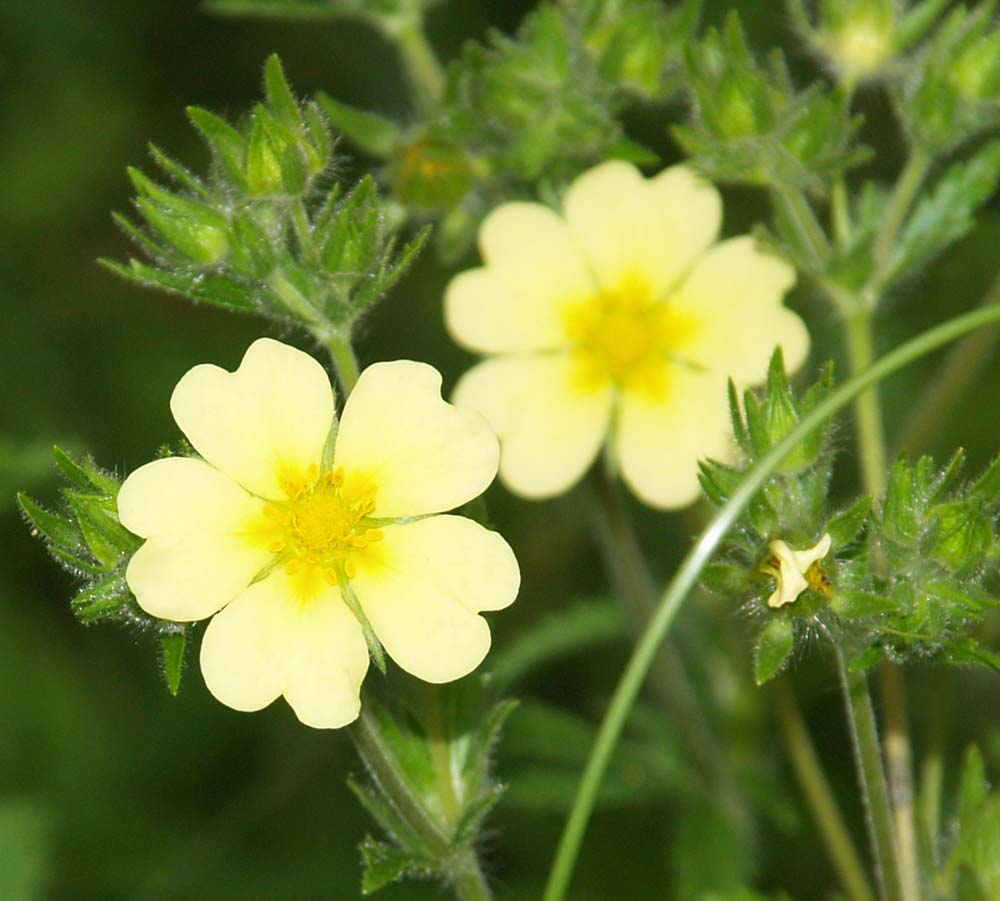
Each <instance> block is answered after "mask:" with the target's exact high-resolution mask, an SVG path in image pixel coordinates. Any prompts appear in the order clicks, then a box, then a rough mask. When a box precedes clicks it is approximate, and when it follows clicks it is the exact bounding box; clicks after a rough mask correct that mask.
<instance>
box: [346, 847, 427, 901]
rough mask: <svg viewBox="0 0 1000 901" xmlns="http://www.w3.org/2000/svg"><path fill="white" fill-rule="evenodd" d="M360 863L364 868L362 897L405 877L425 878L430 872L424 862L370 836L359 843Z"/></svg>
mask: <svg viewBox="0 0 1000 901" xmlns="http://www.w3.org/2000/svg"><path fill="white" fill-rule="evenodd" d="M361 861H362V865H363V866H364V875H363V876H362V877H361V892H362V894H364V895H370V894H372V892H377V891H378V890H379V889H380V888H383V887H385V886H387V885H389V884H391V883H393V882H398V881H399V880H400V879H403V878H405V877H407V876H410V877H420V878H426V877H428V876H430V875H431V872H432V871H431V869H430V868H429V867H428V865H427V862H426V861H424V860H421V859H420V858H419V857H415V856H414V855H412V854H410V853H408V852H406V851H404V850H402V849H401V848H396V847H393V846H392V845H387V844H385V842H379V841H376V840H375V839H373V838H372V837H371V836H366V837H365V839H364V841H362V843H361Z"/></svg>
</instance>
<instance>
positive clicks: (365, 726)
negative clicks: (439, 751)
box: [350, 706, 492, 901]
mask: <svg viewBox="0 0 1000 901" xmlns="http://www.w3.org/2000/svg"><path fill="white" fill-rule="evenodd" d="M350 731H351V737H352V738H353V739H354V743H355V746H356V747H357V749H358V753H359V754H360V755H361V759H362V760H363V761H364V764H365V766H366V767H367V769H368V772H369V773H370V774H371V777H372V779H374V780H375V782H376V783H377V784H378V786H379V788H380V789H381V790H382V792H383V793H384V794H385V795H386V796H387V797H389V798H390V799H391V801H392V804H393V806H394V807H395V808H396V810H397V811H398V812H399V814H400V816H402V817H403V819H404V820H406V822H407V823H408V824H409V825H410V827H411V828H412V829H413V831H414V833H415V834H416V835H417V836H418V837H419V839H420V841H421V843H422V844H423V845H424V847H425V848H426V849H427V850H428V852H429V853H430V854H432V855H434V856H435V857H437V858H438V859H439V860H441V861H446V869H447V872H448V874H449V880H450V882H451V886H452V888H453V889H454V891H455V895H456V897H457V898H458V899H459V901H490V899H491V897H492V895H491V894H490V890H489V886H488V885H487V884H486V879H485V877H484V876H483V873H482V870H481V869H480V867H479V860H478V858H477V857H476V853H475V851H473V849H471V848H463V849H461V850H459V851H457V852H456V851H455V850H454V849H453V848H452V846H451V841H450V837H449V835H448V832H447V831H446V829H445V828H443V825H442V823H441V822H440V821H439V820H438V819H437V818H436V817H435V816H434V815H433V814H432V813H431V812H430V811H429V810H428V809H427V808H426V806H425V805H424V803H423V801H422V800H421V799H420V797H419V796H418V795H417V794H416V792H414V790H413V789H412V787H411V786H410V784H409V782H408V781H407V780H406V779H405V778H404V777H403V776H402V775H401V774H400V772H399V770H398V769H397V768H396V762H395V759H394V756H393V754H392V751H391V749H389V748H387V747H386V746H385V745H384V743H383V741H382V736H381V735H380V734H379V730H378V727H377V726H376V725H375V724H374V722H373V721H372V718H371V714H370V713H367V712H366V710H365V708H364V706H362V708H361V715H360V716H359V717H358V719H357V720H355V722H354V723H353V724H352V725H351V727H350ZM451 825H453V824H449V826H451Z"/></svg>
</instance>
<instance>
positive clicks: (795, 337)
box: [667, 236, 809, 384]
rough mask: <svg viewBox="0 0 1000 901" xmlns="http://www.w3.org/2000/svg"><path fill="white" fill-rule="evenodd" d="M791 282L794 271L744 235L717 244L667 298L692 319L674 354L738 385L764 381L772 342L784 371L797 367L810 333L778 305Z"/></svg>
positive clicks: (803, 357)
mask: <svg viewBox="0 0 1000 901" xmlns="http://www.w3.org/2000/svg"><path fill="white" fill-rule="evenodd" d="M794 283H795V270H794V269H793V268H792V267H791V266H789V265H788V264H787V263H785V262H784V261H782V260H780V259H778V258H777V257H776V256H774V255H773V254H766V253H763V252H762V251H761V250H759V249H758V248H757V246H756V245H755V243H754V241H753V239H752V238H750V237H749V236H747V237H741V238H733V239H732V240H729V241H723V242H721V243H720V244H717V245H716V246H715V247H713V248H712V249H711V250H710V251H708V253H706V254H705V255H704V256H703V257H702V258H701V259H700V260H699V261H698V263H697V265H696V266H695V267H694V269H693V270H692V271H691V273H690V274H689V275H688V277H687V278H686V279H685V280H684V282H683V284H682V285H681V286H680V287H679V288H678V290H677V291H676V292H675V294H674V295H672V296H671V297H670V298H669V299H668V301H667V302H668V303H669V304H670V305H671V306H674V307H675V308H676V309H677V311H678V312H679V313H680V314H681V315H682V316H685V317H686V318H689V319H690V321H691V322H692V323H693V328H692V329H691V330H690V337H689V338H688V339H687V340H686V341H685V343H684V345H683V346H682V347H680V348H678V354H679V355H681V356H683V357H685V358H688V359H690V360H691V361H692V362H693V363H695V364H696V365H699V366H703V367H706V368H708V369H712V370H714V371H716V372H719V373H721V374H723V375H725V376H729V377H731V378H732V379H733V380H734V381H736V382H737V383H738V384H753V383H756V382H760V381H763V380H764V377H765V376H766V375H767V366H768V362H769V360H770V358H771V353H772V352H773V350H774V348H775V346H776V345H781V348H782V350H783V351H784V356H785V367H786V368H787V369H788V371H789V372H791V371H793V370H795V369H798V367H799V366H801V365H802V363H803V362H804V361H805V358H806V356H807V355H808V353H809V332H808V331H806V327H805V323H803V321H802V320H801V319H800V318H799V317H798V316H797V315H796V314H795V313H793V312H792V311H791V310H788V309H786V308H785V307H784V306H782V303H781V300H782V297H783V296H784V295H785V293H786V292H787V291H788V290H789V289H790V288H791V287H792V285H793V284H794Z"/></svg>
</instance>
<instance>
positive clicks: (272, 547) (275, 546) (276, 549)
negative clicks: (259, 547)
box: [267, 538, 286, 554]
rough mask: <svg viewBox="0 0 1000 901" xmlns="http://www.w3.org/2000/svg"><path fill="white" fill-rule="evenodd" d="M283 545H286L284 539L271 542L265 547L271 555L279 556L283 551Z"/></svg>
mask: <svg viewBox="0 0 1000 901" xmlns="http://www.w3.org/2000/svg"><path fill="white" fill-rule="evenodd" d="M285 545H286V542H285V539H284V538H278V539H277V540H275V541H272V542H271V543H270V544H269V545H268V546H267V549H268V550H269V551H270V552H271V553H272V554H280V553H281V552H282V551H283V550H284V549H285Z"/></svg>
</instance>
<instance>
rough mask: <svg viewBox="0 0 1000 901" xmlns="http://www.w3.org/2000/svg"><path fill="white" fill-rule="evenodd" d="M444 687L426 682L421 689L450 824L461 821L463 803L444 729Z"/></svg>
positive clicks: (444, 809) (441, 791)
mask: <svg viewBox="0 0 1000 901" xmlns="http://www.w3.org/2000/svg"><path fill="white" fill-rule="evenodd" d="M439 691H440V689H439V688H438V687H437V686H436V685H431V684H430V683H428V682H422V683H421V685H420V693H421V695H422V697H423V702H424V724H425V725H426V727H427V742H428V744H429V745H430V749H431V759H432V760H433V762H434V776H435V778H436V780H437V788H438V792H437V793H438V797H439V798H440V799H441V810H442V812H443V813H444V818H445V820H446V821H447V823H448V824H449V825H450V826H454V825H455V823H456V822H458V818H459V816H460V815H461V813H462V807H461V804H460V803H459V800H458V796H457V795H456V794H455V782H454V780H453V778H452V771H451V754H450V753H449V750H448V736H447V735H446V734H445V730H444V718H443V717H442V716H441V699H440V697H439V696H438V692H439Z"/></svg>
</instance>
